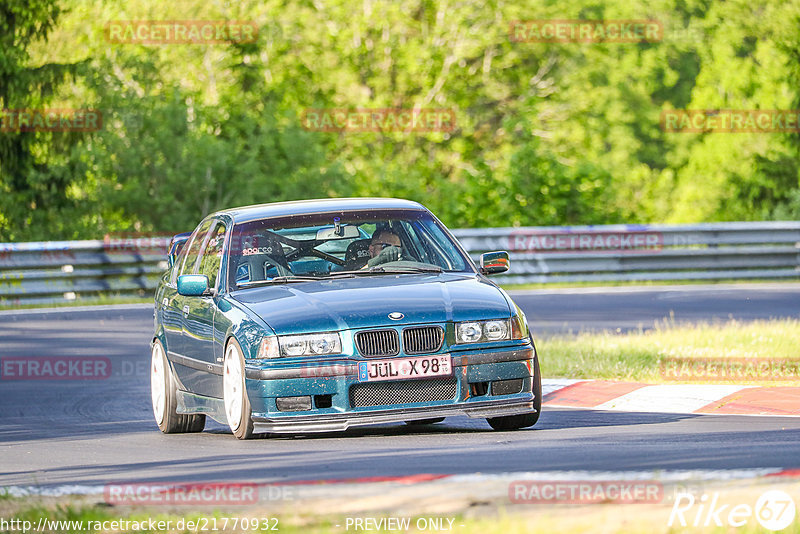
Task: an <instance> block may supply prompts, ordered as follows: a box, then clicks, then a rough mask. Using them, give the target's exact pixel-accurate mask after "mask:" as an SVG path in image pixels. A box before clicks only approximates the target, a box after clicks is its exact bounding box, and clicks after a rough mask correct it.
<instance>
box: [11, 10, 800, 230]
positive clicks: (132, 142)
mask: <svg viewBox="0 0 800 534" xmlns="http://www.w3.org/2000/svg"><path fill="white" fill-rule="evenodd" d="M192 19H202V20H220V19H226V20H238V21H253V22H255V23H256V24H257V26H258V28H259V33H258V39H257V41H256V42H252V43H229V44H161V45H139V44H112V43H110V42H109V41H108V40H107V38H106V35H105V33H104V27H105V26H106V24H107V23H109V22H110V21H120V20H192ZM532 19H589V20H596V19H605V20H611V19H653V20H658V21H660V22H661V23H662V24H663V27H664V36H663V39H662V40H661V41H659V42H653V43H529V42H528V43H526V42H514V41H512V40H511V39H510V37H509V25H510V23H511V22H512V21H515V20H532ZM413 106H420V107H428V108H434V107H435V108H452V109H454V110H455V113H456V121H457V128H456V129H455V131H453V132H449V133H445V132H432V133H402V132H386V133H374V132H317V131H308V130H306V129H304V128H303V126H302V124H301V117H302V114H303V111H304V110H305V109H307V108H386V107H400V108H410V107H413ZM0 108H5V109H23V108H27V109H43V108H95V109H98V110H100V111H101V112H102V113H103V128H102V129H101V130H99V131H96V132H14V131H2V132H0V241H25V240H45V239H46V240H51V239H74V238H90V237H97V236H101V235H103V234H105V233H108V232H129V231H140V232H153V231H155V232H165V233H168V232H179V231H186V230H190V229H192V228H193V227H194V226H195V224H196V223H197V222H198V220H199V219H200V218H201V217H202V216H203V215H205V214H206V213H208V212H210V211H213V210H215V209H219V208H224V207H231V206H236V205H245V204H253V203H260V202H274V201H280V200H290V199H302V198H318V197H329V196H330V197H338V196H367V195H370V196H371V195H375V196H397V197H404V198H410V199H414V200H418V201H421V202H423V203H424V204H425V205H427V206H428V207H429V208H431V209H432V210H433V211H434V212H435V213H436V214H437V215H438V216H439V217H440V218H441V219H442V220H443V221H444V222H445V223H446V224H447V225H449V226H451V227H458V228H463V227H482V226H515V225H557V224H604V223H646V222H674V223H680V222H704V221H730V220H744V221H746V220H769V219H798V218H800V137H798V135H797V134H790V133H759V134H754V133H738V134H732V133H704V134H696V133H665V132H663V131H662V130H661V129H660V127H659V119H660V114H661V111H662V110H665V109H672V108H676V109H686V108H688V109H800V0H790V1H778V0H773V1H764V0H733V1H727V2H720V1H696V0H654V1H653V0H647V1H641V0H625V1H622V0H620V1H617V2H604V3H601V2H597V1H587V0H573V1H571V2H563V1H539V0H523V1H518V0H513V1H508V2H504V1H491V0H489V1H486V0H460V1H458V0H455V1H454V0H441V1H425V0H423V1H420V0H407V1H403V2H396V1H394V0H353V1H341V0H330V1H327V0H313V1H297V2H279V1H273V0H267V1H263V0H243V1H239V0H236V1H231V2H228V1H213V0H212V1H207V0H176V1H174V2H163V1H161V0H137V1H135V2H130V1H127V0H125V1H122V0H118V1H114V0H109V1H104V2H100V1H88V0H0Z"/></svg>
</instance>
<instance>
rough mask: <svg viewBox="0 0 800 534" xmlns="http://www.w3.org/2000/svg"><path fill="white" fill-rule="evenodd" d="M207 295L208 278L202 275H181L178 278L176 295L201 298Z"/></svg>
mask: <svg viewBox="0 0 800 534" xmlns="http://www.w3.org/2000/svg"><path fill="white" fill-rule="evenodd" d="M207 294H208V277H207V276H206V275H204V274H182V275H180V276H179V277H178V295H183V296H184V297H202V296H203V295H207Z"/></svg>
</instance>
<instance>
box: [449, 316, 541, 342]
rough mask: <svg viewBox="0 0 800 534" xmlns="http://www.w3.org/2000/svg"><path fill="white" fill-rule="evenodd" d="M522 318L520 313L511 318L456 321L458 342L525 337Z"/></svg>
mask: <svg viewBox="0 0 800 534" xmlns="http://www.w3.org/2000/svg"><path fill="white" fill-rule="evenodd" d="M522 320H523V319H522V318H521V317H520V316H519V315H515V316H514V317H512V318H511V319H496V320H491V321H466V322H463V323H456V343H485V342H488V341H508V340H511V339H523V338H524V337H525V334H524V333H525V327H524V324H523V323H521V321H522Z"/></svg>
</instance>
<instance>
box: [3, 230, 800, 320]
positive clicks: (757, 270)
mask: <svg viewBox="0 0 800 534" xmlns="http://www.w3.org/2000/svg"><path fill="white" fill-rule="evenodd" d="M454 233H455V235H456V236H457V237H458V239H459V240H460V241H461V243H462V244H463V245H464V247H465V248H466V249H467V251H468V252H469V253H470V254H471V255H472V257H473V259H474V260H475V261H476V262H477V261H478V259H479V257H480V254H481V253H482V252H487V251H492V250H508V251H509V252H510V257H511V270H510V271H509V272H508V273H507V274H504V275H499V276H497V277H495V279H496V280H497V281H498V282H499V283H503V284H517V283H550V282H582V281H588V282H598V283H602V282H608V281H637V280H703V279H752V278H770V279H772V278H774V279H781V278H783V279H787V278H797V279H800V222H795V221H790V222H748V223H712V224H696V225H607V226H572V227H553V226H539V227H520V228H477V229H461V230H455V231H454ZM168 243H169V237H143V238H124V237H123V238H113V239H105V240H97V241H61V242H42V243H0V303H2V304H6V305H16V304H37V303H51V302H60V301H70V300H75V299H77V298H80V299H81V300H85V301H91V300H93V299H98V298H100V297H103V296H147V295H149V294H150V293H151V292H152V290H153V289H154V288H155V286H156V284H157V282H158V279H159V277H160V275H161V274H162V273H163V271H164V269H166V266H167V263H166V256H165V255H166V249H167V245H168Z"/></svg>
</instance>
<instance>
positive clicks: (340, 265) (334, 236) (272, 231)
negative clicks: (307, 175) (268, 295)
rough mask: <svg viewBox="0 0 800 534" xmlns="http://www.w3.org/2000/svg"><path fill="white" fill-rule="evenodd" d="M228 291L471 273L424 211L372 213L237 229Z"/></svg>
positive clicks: (309, 217)
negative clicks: (346, 278)
mask: <svg viewBox="0 0 800 534" xmlns="http://www.w3.org/2000/svg"><path fill="white" fill-rule="evenodd" d="M228 258H229V265H228V273H230V278H231V279H230V280H229V285H230V287H231V288H236V287H246V286H248V285H253V284H257V283H268V282H271V281H273V280H274V281H275V282H285V281H289V280H304V279H316V278H323V277H324V278H328V277H336V276H359V275H378V274H396V273H398V272H409V273H413V272H441V271H456V272H474V271H473V268H472V265H471V262H470V260H469V258H467V257H465V256H464V254H462V252H461V251H460V250H459V248H458V247H457V246H456V244H455V243H454V242H453V241H452V239H451V238H450V237H449V235H448V234H447V233H446V231H445V230H444V229H443V228H442V226H441V225H440V223H438V222H437V221H436V219H435V218H434V217H433V216H432V215H431V214H430V213H429V212H427V211H422V210H391V211H386V210H380V211H376V210H371V211H356V212H339V213H324V214H312V215H302V216H294V217H281V218H271V219H259V220H255V221H249V222H245V223H240V224H237V225H236V226H234V230H233V235H232V237H231V246H230V252H229V255H228Z"/></svg>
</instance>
